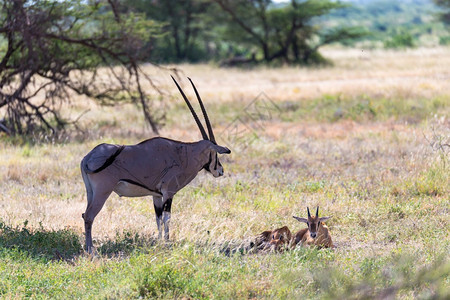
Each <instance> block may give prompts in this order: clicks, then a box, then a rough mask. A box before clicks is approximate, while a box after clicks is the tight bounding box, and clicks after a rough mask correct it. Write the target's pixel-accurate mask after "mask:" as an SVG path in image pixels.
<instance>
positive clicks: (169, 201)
mask: <svg viewBox="0 0 450 300" xmlns="http://www.w3.org/2000/svg"><path fill="white" fill-rule="evenodd" d="M171 208H172V199H171V198H169V199H167V200H166V202H164V204H163V211H166V212H170V209H171Z"/></svg>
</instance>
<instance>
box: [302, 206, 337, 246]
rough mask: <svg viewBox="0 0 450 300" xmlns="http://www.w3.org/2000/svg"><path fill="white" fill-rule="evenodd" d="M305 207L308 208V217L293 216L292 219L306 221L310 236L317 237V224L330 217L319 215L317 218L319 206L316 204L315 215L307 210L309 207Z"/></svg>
mask: <svg viewBox="0 0 450 300" xmlns="http://www.w3.org/2000/svg"><path fill="white" fill-rule="evenodd" d="M306 209H307V210H308V219H305V218H299V217H296V216H293V217H294V219H296V220H297V221H299V222H303V223H306V225H308V229H309V234H310V236H311V237H312V238H313V239H315V238H316V237H317V231H318V230H319V226H320V225H321V224H320V223H321V222H323V221H326V220H328V219H329V218H331V217H320V218H319V207H318V206H317V209H316V216H315V217H312V216H311V214H310V212H309V207H306Z"/></svg>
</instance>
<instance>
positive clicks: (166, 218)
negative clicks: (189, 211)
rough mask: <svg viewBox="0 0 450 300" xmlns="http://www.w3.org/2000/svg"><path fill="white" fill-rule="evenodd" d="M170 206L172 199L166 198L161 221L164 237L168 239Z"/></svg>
mask: <svg viewBox="0 0 450 300" xmlns="http://www.w3.org/2000/svg"><path fill="white" fill-rule="evenodd" d="M171 207H172V199H167V200H166V201H165V202H164V205H163V215H162V217H163V223H164V238H165V239H166V240H168V239H169V224H170V209H171Z"/></svg>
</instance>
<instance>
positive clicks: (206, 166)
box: [203, 153, 212, 172]
mask: <svg viewBox="0 0 450 300" xmlns="http://www.w3.org/2000/svg"><path fill="white" fill-rule="evenodd" d="M211 161H212V154H211V153H209V160H208V162H207V163H206V164H205V165H204V166H203V169H205V170H206V171H208V172H211V171H210V170H209V165H210V164H211Z"/></svg>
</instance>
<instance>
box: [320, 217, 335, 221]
mask: <svg viewBox="0 0 450 300" xmlns="http://www.w3.org/2000/svg"><path fill="white" fill-rule="evenodd" d="M330 218H332V217H320V218H319V221H320V222H323V221H326V220H328V219H330Z"/></svg>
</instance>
